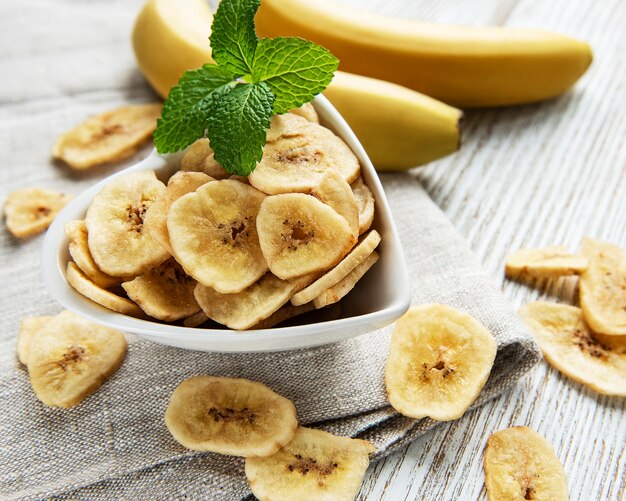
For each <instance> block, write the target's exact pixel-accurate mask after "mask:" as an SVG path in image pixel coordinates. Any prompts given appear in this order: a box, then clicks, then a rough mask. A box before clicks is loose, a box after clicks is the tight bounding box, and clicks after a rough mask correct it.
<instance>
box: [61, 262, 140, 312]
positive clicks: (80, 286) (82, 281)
mask: <svg viewBox="0 0 626 501" xmlns="http://www.w3.org/2000/svg"><path fill="white" fill-rule="evenodd" d="M65 276H66V278H67V281H68V283H69V284H70V285H71V286H72V287H74V289H76V290H77V291H78V292H80V293H81V294H82V295H83V296H85V297H87V298H89V299H91V300H92V301H93V302H94V303H98V304H99V305H101V306H104V307H105V308H108V309H109V310H113V311H116V312H118V313H123V314H124V315H130V316H132V317H138V318H144V317H145V316H146V315H145V313H144V312H143V311H142V309H141V308H139V306H137V305H136V304H135V303H133V302H132V301H130V300H128V299H126V298H124V297H120V296H117V295H115V294H113V293H112V292H109V291H107V290H104V289H103V288H101V287H98V286H97V285H96V284H95V283H94V282H92V281H91V280H90V279H89V278H88V277H87V275H85V274H84V273H83V272H82V271H80V268H79V267H78V266H76V264H75V263H73V262H71V261H70V262H69V263H67V271H66V273H65Z"/></svg>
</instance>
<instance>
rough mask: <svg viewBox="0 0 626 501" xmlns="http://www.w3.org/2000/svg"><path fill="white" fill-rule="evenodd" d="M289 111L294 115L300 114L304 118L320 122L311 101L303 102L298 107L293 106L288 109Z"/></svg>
mask: <svg viewBox="0 0 626 501" xmlns="http://www.w3.org/2000/svg"><path fill="white" fill-rule="evenodd" d="M289 113H293V114H294V115H298V116H301V117H302V118H304V119H305V120H307V121H309V122H313V123H316V124H318V123H320V117H319V116H317V112H316V111H315V107H314V106H313V105H312V104H311V103H305V104H303V105H302V106H300V107H299V108H294V109H292V110H289Z"/></svg>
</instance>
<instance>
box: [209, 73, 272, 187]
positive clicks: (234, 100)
mask: <svg viewBox="0 0 626 501" xmlns="http://www.w3.org/2000/svg"><path fill="white" fill-rule="evenodd" d="M217 94H218V96H216V98H215V100H214V106H213V107H212V110H211V115H210V116H209V119H208V121H207V129H208V135H209V139H210V141H211V148H212V149H213V151H214V152H215V160H216V161H217V162H218V163H219V164H220V165H221V166H222V167H224V169H226V170H227V171H228V172H230V173H231V174H239V175H243V176H247V175H248V174H250V173H251V172H252V171H253V170H254V168H255V167H256V164H257V162H258V161H259V160H261V157H262V156H263V146H265V130H266V129H267V128H268V127H269V126H270V119H271V117H272V107H273V105H274V94H273V93H272V91H271V90H270V88H269V87H268V86H267V85H266V84H265V83H263V82H259V83H252V84H249V83H239V84H237V85H236V86H234V87H223V88H222V89H220V90H219V91H217Z"/></svg>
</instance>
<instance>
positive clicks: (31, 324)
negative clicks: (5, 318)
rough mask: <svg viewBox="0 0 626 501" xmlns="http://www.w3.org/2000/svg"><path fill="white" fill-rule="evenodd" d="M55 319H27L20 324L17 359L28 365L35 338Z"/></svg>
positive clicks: (43, 317)
mask: <svg viewBox="0 0 626 501" xmlns="http://www.w3.org/2000/svg"><path fill="white" fill-rule="evenodd" d="M53 318H54V317H46V316H42V317H26V318H24V319H22V322H21V323H20V331H19V333H18V335H17V358H18V360H19V361H20V362H21V363H22V364H24V365H28V355H29V353H30V346H31V342H32V339H33V336H34V335H35V334H36V333H37V332H39V331H40V330H41V329H42V328H43V327H44V326H45V325H46V324H47V323H48V322H50V320H52V319H53Z"/></svg>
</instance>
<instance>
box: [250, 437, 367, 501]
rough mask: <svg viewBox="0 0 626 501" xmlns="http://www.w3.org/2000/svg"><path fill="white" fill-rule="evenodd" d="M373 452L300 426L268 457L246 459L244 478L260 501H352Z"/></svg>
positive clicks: (360, 442) (359, 442) (363, 443)
mask: <svg viewBox="0 0 626 501" xmlns="http://www.w3.org/2000/svg"><path fill="white" fill-rule="evenodd" d="M374 452H376V448H375V447H374V446H373V445H372V444H370V443H369V442H366V441H365V440H358V439H354V438H348V437H338V436H336V435H331V434H330V433H326V432H325V431H321V430H314V429H311V428H304V427H302V426H301V427H299V428H298V430H297V431H296V435H295V437H294V438H293V440H292V441H291V442H289V443H288V444H287V445H286V446H284V447H283V448H282V449H280V450H279V451H278V452H276V453H275V454H273V455H272V456H269V457H248V458H246V468H245V469H246V477H247V478H248V482H249V483H250V488H251V489H252V493H253V494H254V495H255V496H256V497H257V498H258V499H260V500H266V499H271V500H273V501H308V500H311V499H316V500H325V501H352V500H353V499H354V498H355V497H356V495H357V493H358V492H359V489H360V488H361V483H362V482H363V477H364V476H365V471H366V470H367V467H368V465H369V462H370V459H369V458H370V456H371V455H372V454H374Z"/></svg>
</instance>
